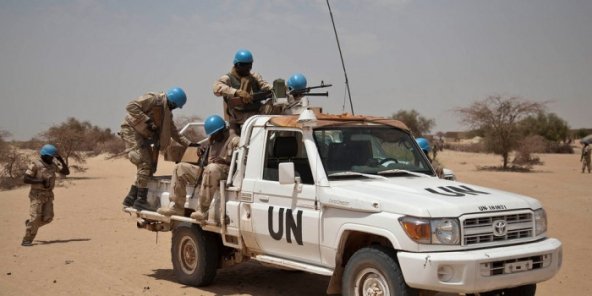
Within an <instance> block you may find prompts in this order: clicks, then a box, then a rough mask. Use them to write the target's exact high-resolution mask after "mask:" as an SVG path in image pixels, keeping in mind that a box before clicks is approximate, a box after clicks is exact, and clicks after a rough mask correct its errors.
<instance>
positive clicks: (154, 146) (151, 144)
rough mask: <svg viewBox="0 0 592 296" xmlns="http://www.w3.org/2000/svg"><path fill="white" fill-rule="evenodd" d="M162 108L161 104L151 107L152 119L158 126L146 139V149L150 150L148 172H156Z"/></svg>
mask: <svg viewBox="0 0 592 296" xmlns="http://www.w3.org/2000/svg"><path fill="white" fill-rule="evenodd" d="M163 111H164V110H163V108H162V107H161V106H155V107H154V108H152V117H153V121H154V123H155V124H156V126H157V127H158V128H157V129H156V130H155V131H152V135H151V136H150V138H149V139H147V143H146V144H147V145H148V150H149V151H150V159H151V161H150V164H151V167H150V172H151V173H150V174H151V175H153V174H154V173H156V168H157V167H158V154H159V153H160V130H161V129H162V118H163V114H162V112H163Z"/></svg>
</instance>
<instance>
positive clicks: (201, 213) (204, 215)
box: [191, 209, 208, 222]
mask: <svg viewBox="0 0 592 296" xmlns="http://www.w3.org/2000/svg"><path fill="white" fill-rule="evenodd" d="M191 218H192V219H195V220H197V221H199V222H205V221H206V220H208V210H207V209H206V210H204V209H200V210H197V211H195V212H193V213H191Z"/></svg>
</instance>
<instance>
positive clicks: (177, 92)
mask: <svg viewBox="0 0 592 296" xmlns="http://www.w3.org/2000/svg"><path fill="white" fill-rule="evenodd" d="M166 96H167V100H168V101H169V102H171V103H173V104H175V106H177V107H179V108H183V105H185V103H186V102H187V95H186V94H185V91H183V89H182V88H180V87H173V88H171V89H169V90H167V92H166Z"/></svg>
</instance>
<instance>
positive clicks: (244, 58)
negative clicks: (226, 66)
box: [232, 49, 253, 65]
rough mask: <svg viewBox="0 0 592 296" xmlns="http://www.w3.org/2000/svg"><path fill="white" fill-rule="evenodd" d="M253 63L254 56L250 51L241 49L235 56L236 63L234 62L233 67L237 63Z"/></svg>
mask: <svg viewBox="0 0 592 296" xmlns="http://www.w3.org/2000/svg"><path fill="white" fill-rule="evenodd" d="M252 62H253V54H252V53H251V52H250V51H249V50H248V49H239V50H238V51H237V52H236V53H235V54H234V61H233V62H232V64H233V65H236V64H237V63H252Z"/></svg>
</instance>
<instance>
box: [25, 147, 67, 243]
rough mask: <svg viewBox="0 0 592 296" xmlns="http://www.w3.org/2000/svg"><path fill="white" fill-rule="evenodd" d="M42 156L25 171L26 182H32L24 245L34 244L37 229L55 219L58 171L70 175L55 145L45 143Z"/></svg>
mask: <svg viewBox="0 0 592 296" xmlns="http://www.w3.org/2000/svg"><path fill="white" fill-rule="evenodd" d="M39 154H40V157H39V158H38V159H36V160H34V161H33V162H32V163H31V164H30V165H29V167H28V168H27V171H26V172H25V176H24V182H25V183H26V184H31V190H30V191H29V200H30V202H31V205H30V207H29V212H30V216H31V217H30V218H29V219H28V220H27V221H26V222H25V225H26V227H27V228H26V231H25V236H24V237H23V241H22V243H21V245H22V246H27V247H28V246H31V245H33V239H34V238H35V236H36V235H37V230H38V229H39V227H41V226H43V225H47V224H49V223H50V222H51V221H52V220H53V197H54V196H53V188H54V186H55V179H56V172H59V173H60V174H62V175H69V174H70V170H69V169H68V165H67V164H66V162H65V161H64V159H63V158H62V157H61V156H60V155H59V154H58V150H57V148H56V147H55V146H54V145H51V144H45V145H43V147H41V150H40V151H39ZM54 158H55V159H57V160H58V161H59V162H60V166H61V168H60V167H58V165H56V164H55V163H54Z"/></svg>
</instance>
